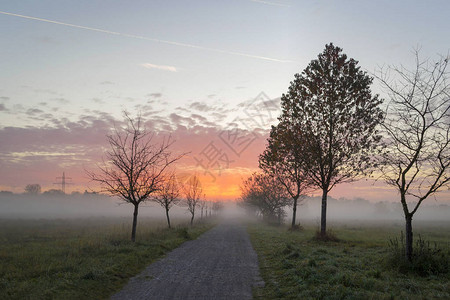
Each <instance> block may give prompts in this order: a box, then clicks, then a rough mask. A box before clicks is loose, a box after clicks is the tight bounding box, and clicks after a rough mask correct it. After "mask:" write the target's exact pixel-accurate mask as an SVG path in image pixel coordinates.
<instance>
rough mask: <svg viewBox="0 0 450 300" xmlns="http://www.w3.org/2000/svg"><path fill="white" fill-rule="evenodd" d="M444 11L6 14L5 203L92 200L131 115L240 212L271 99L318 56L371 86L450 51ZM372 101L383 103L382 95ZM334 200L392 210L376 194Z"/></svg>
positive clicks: (0, 35) (240, 4)
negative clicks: (33, 198)
mask: <svg viewBox="0 0 450 300" xmlns="http://www.w3.org/2000/svg"><path fill="white" fill-rule="evenodd" d="M449 11H450V2H448V1H446V0H443V1H437V0H433V1H400V0H399V1H384V0H383V1H356V0H354V1H351V0H348V1H344V0H342V1H289V0H283V1H277V0H271V1H257V0H254V1H252V0H232V1H197V0H192V1H144V0H142V1H132V2H131V1H123V0H122V1H119V0H111V1H64V0H58V1H57V0H53V1H48V0H42V1H27V0H24V1H6V0H0V41H1V46H0V70H1V72H0V190H10V191H14V192H22V191H23V189H24V187H25V186H26V185H27V184H30V183H38V184H40V185H41V186H42V187H43V190H48V189H51V188H58V185H56V184H55V183H56V182H58V180H57V179H56V177H60V176H62V173H63V172H65V174H66V176H67V177H70V178H71V179H70V180H68V182H70V183H71V184H70V185H67V190H68V191H69V192H70V191H84V190H86V189H89V188H95V186H93V185H92V183H90V182H89V180H88V178H87V176H86V172H85V170H91V171H92V170H95V168H96V163H98V162H99V161H101V159H102V156H103V153H104V151H105V150H106V149H107V146H108V145H107V142H106V134H108V133H109V132H110V130H111V129H112V128H113V127H114V126H115V125H116V126H118V125H119V126H120V124H121V122H122V121H123V111H128V112H129V113H130V114H131V115H133V116H136V115H137V114H139V113H140V114H141V115H142V116H143V117H144V119H145V120H146V125H147V126H148V128H149V129H150V130H151V131H153V132H155V135H156V136H155V141H156V140H158V138H161V137H162V136H165V135H168V134H171V136H172V138H173V139H174V140H175V143H174V145H173V151H174V153H182V152H189V154H188V155H187V156H186V157H185V158H184V159H183V160H182V161H181V162H180V163H179V165H178V166H177V170H178V172H179V173H180V174H181V175H180V176H185V175H186V176H187V175H189V174H192V173H197V174H199V175H200V176H202V182H203V185H204V190H205V193H206V194H207V197H208V198H210V199H214V198H221V199H235V198H237V197H239V184H240V183H241V182H242V180H243V179H245V178H246V177H248V176H249V175H250V174H251V173H252V172H254V171H256V170H257V166H258V163H257V158H258V155H259V154H260V153H261V152H262V151H263V150H264V147H265V142H266V138H267V135H268V131H269V130H270V126H271V125H274V124H276V122H277V120H276V116H277V115H278V113H279V112H280V108H279V98H280V97H281V95H282V94H283V93H285V92H286V91H287V89H288V87H289V84H290V81H291V80H293V78H294V74H295V73H299V72H301V71H302V70H303V69H304V68H305V67H306V66H307V64H308V63H309V62H310V61H311V60H312V59H315V58H316V57H317V55H318V54H319V53H320V52H322V50H323V48H324V46H325V44H327V43H330V42H333V43H334V44H335V45H337V46H339V47H341V48H343V49H344V53H346V54H347V55H348V56H349V57H352V58H354V59H356V60H357V61H359V64H360V66H361V67H362V68H363V69H364V70H366V71H367V72H370V73H372V72H376V71H377V70H379V68H380V67H383V66H388V65H400V64H403V65H405V66H409V65H411V64H412V63H413V62H414V57H413V55H412V51H413V49H415V48H417V47H420V48H421V51H420V54H421V56H423V57H425V58H427V57H430V58H434V57H436V55H437V54H439V53H441V54H446V53H447V52H448V51H449V49H450V41H449V39H448V30H449V29H450V20H449V18H448V12H449ZM373 91H374V92H377V93H380V94H381V96H382V97H383V92H382V90H381V89H380V88H379V86H378V84H377V82H375V83H374V85H373ZM213 153H214V154H215V156H214V157H215V158H216V159H215V160H212V159H209V158H210V157H211V155H212V154H213ZM208 154H209V156H208ZM330 195H331V196H333V197H336V198H339V197H346V198H353V197H365V198H367V199H369V200H373V201H384V200H393V199H394V200H395V199H396V197H397V198H398V196H397V195H396V193H395V191H392V190H391V189H389V188H387V187H386V186H385V185H384V184H383V183H381V182H376V183H375V184H374V183H373V181H371V180H362V181H358V182H356V183H353V184H346V185H342V186H338V187H336V188H335V189H334V190H333V191H332V192H331V193H330ZM437 199H438V200H439V201H441V200H443V201H446V200H450V194H449V193H448V192H445V193H442V194H441V195H440V196H438V197H437Z"/></svg>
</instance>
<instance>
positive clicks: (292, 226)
mask: <svg viewBox="0 0 450 300" xmlns="http://www.w3.org/2000/svg"><path fill="white" fill-rule="evenodd" d="M297 200H298V197H294V207H293V208H292V225H291V228H292V229H294V228H295V218H296V216H297Z"/></svg>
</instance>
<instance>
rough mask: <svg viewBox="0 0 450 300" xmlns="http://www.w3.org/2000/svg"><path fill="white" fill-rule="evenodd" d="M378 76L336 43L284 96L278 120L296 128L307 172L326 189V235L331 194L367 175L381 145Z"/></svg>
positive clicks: (323, 219)
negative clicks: (375, 90) (374, 87)
mask: <svg viewBox="0 0 450 300" xmlns="http://www.w3.org/2000/svg"><path fill="white" fill-rule="evenodd" d="M372 81H373V78H372V77H370V76H368V75H367V74H366V72H364V71H362V70H361V69H360V67H359V66H358V62H357V61H355V60H354V59H352V58H350V59H348V58H347V55H345V54H343V53H342V49H341V48H339V47H336V46H334V45H333V44H332V43H330V44H329V45H326V46H325V49H324V51H323V52H322V53H321V54H319V55H318V58H317V59H315V60H312V61H311V62H310V63H309V65H308V66H307V67H306V69H305V70H303V72H302V73H301V74H295V79H294V81H292V82H291V85H290V87H289V90H288V92H287V93H286V94H283V96H282V98H281V103H282V115H281V116H280V118H279V120H280V122H281V123H285V124H287V125H289V126H295V128H297V132H299V133H301V135H300V136H298V137H297V139H300V140H301V141H302V142H303V146H302V149H303V152H304V156H305V157H307V160H306V161H305V167H304V170H307V175H308V177H309V179H310V180H311V182H312V184H313V185H314V186H315V187H317V188H319V189H321V190H322V209H321V235H322V236H325V235H326V213H327V196H328V193H329V192H330V191H331V189H332V188H333V187H334V186H336V185H337V184H339V183H344V182H351V181H354V180H356V179H357V177H358V176H359V175H361V174H366V173H367V172H368V171H369V170H370V169H371V167H372V166H373V164H374V162H373V160H372V159H371V157H372V152H373V150H374V149H375V146H376V145H377V143H378V142H379V141H380V136H379V135H378V134H377V129H376V127H377V125H379V124H380V122H381V121H382V119H383V113H382V111H381V109H380V108H379V105H380V104H381V103H382V100H380V99H379V98H378V95H375V96H372V92H371V90H370V85H371V84H372Z"/></svg>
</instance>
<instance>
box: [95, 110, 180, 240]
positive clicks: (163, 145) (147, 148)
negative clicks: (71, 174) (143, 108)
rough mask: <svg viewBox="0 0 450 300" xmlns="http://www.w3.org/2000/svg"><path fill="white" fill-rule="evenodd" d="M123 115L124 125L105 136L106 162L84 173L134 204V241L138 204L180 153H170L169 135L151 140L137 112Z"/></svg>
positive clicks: (157, 186)
mask: <svg viewBox="0 0 450 300" xmlns="http://www.w3.org/2000/svg"><path fill="white" fill-rule="evenodd" d="M125 118H126V126H125V127H123V128H115V129H114V132H113V133H112V134H111V135H108V136H107V139H108V142H109V145H110V147H111V149H110V150H109V151H107V152H106V162H104V164H103V165H102V166H98V167H99V173H94V172H89V171H87V173H88V176H89V177H90V178H91V180H93V181H95V182H98V183H99V184H100V185H101V187H102V189H103V190H102V191H104V192H106V193H109V194H110V195H114V196H119V197H120V198H121V199H122V200H123V201H124V202H126V203H131V204H132V205H133V206H134V211H133V225H132V229H131V241H133V242H134V241H135V239H136V226H137V216H138V210H139V204H141V203H142V202H144V201H147V200H149V198H150V196H152V195H153V194H154V193H155V192H157V191H159V190H160V189H161V187H162V185H163V184H164V182H165V179H166V176H165V175H166V170H167V168H168V167H169V166H170V165H171V164H173V163H174V162H176V161H177V160H179V159H180V158H181V157H182V156H183V154H181V155H178V156H173V155H172V153H171V151H170V150H169V148H170V146H171V145H172V144H173V142H172V141H171V139H170V137H169V138H167V139H164V140H163V141H162V142H160V143H156V142H154V141H153V135H152V134H151V133H150V132H148V131H147V130H146V129H145V128H143V121H142V119H141V117H140V116H139V117H138V118H137V119H136V120H133V119H132V118H131V117H130V116H129V115H128V114H127V113H125Z"/></svg>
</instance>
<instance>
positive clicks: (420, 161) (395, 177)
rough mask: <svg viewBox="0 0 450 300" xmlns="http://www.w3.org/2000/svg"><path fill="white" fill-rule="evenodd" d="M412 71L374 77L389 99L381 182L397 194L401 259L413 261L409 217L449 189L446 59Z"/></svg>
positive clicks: (449, 89) (400, 69) (449, 85)
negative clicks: (402, 244)
mask: <svg viewBox="0 0 450 300" xmlns="http://www.w3.org/2000/svg"><path fill="white" fill-rule="evenodd" d="M415 58H416V64H415V67H414V69H413V70H408V69H406V68H404V67H389V68H388V69H387V70H380V75H379V76H377V77H378V79H379V80H380V81H381V83H382V85H383V87H384V88H385V89H386V90H387V92H388V94H389V96H390V102H389V105H388V109H387V113H386V119H385V121H384V124H383V129H384V132H383V133H384V137H385V142H386V148H385V151H384V153H383V155H382V156H381V159H380V162H381V166H382V177H383V178H384V180H385V181H386V183H387V184H388V185H391V186H393V187H395V188H396V189H397V190H398V192H399V194H400V202H401V204H402V208H403V213H404V216H405V221H406V239H405V248H406V249H405V254H406V258H407V259H408V260H409V261H412V259H413V230H412V218H413V216H414V214H415V213H416V212H417V210H418V209H419V207H420V205H421V204H422V202H423V201H424V200H425V199H427V198H429V197H431V196H433V195H434V194H436V193H437V192H439V191H440V190H442V189H445V188H447V189H448V188H450V171H449V170H450V78H449V73H448V71H447V67H448V61H449V58H450V56H449V55H447V56H446V57H441V58H440V59H439V60H437V61H435V62H430V61H427V60H425V61H421V60H420V58H419V51H418V50H417V51H416V52H415Z"/></svg>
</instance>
